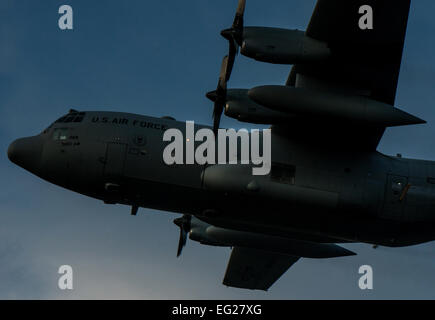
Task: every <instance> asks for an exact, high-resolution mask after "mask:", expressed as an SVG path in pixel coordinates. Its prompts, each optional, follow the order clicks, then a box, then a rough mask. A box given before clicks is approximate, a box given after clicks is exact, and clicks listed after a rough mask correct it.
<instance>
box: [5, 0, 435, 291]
mask: <svg viewBox="0 0 435 320" xmlns="http://www.w3.org/2000/svg"><path fill="white" fill-rule="evenodd" d="M236 2H237V1H235V0H233V1H229V0H226V1H211V0H208V1H204V0H191V1H153V2H151V1H141V0H129V1H119V0H118V1H113V0H104V1H86V0H74V1H66V0H65V1H54V0H45V1H30V0H3V1H1V2H0V112H1V117H0V150H3V152H2V153H0V174H1V177H2V184H1V186H0V191H1V192H0V298H60V299H62V298H185V299H189V298H211V299H221V298H225V299H232V298H239V299H250V298H272V299H289V298H296V299H297V298H304V299H311V298H313V299H324V298H327V299H331V298H357V299H359V298H361V299H365V298H399V299H400V298H411V299H412V298H432V299H434V298H435V276H434V274H435V273H434V270H435V245H434V244H433V243H432V244H425V245H422V246H417V247H411V248H404V249H389V248H379V249H377V250H373V249H371V247H370V246H368V245H349V246H347V247H348V248H350V249H351V250H354V251H356V252H358V254H359V255H358V256H356V257H350V258H344V259H335V260H322V261H320V260H309V259H303V260H301V261H300V262H298V263H297V264H296V265H295V266H294V267H293V268H292V269H291V270H289V271H288V272H287V273H286V274H285V275H284V276H283V278H282V279H281V280H280V281H279V282H277V284H276V285H275V286H274V287H273V288H272V289H271V291H270V292H269V293H262V292H250V291H243V290H237V289H229V288H225V287H223V286H222V285H221V282H222V278H223V275H224V272H225V268H226V264H227V260H228V258H229V254H230V251H229V250H228V249H220V248H212V247H204V246H200V245H198V244H196V243H193V242H189V243H188V246H187V247H186V248H185V250H184V253H183V256H182V258H181V259H176V257H175V254H176V247H177V241H178V230H177V228H176V227H175V226H174V225H173V224H172V220H173V219H174V218H175V216H173V215H171V214H168V213H162V212H157V211H152V210H146V209H141V210H140V215H139V216H138V217H130V216H129V208H127V207H124V206H108V205H104V204H103V203H101V202H98V201H96V200H93V199H89V198H86V197H84V196H81V195H77V194H74V193H72V192H69V191H66V190H63V189H61V188H59V187H56V186H53V185H50V184H49V183H47V182H44V181H42V180H40V179H38V178H36V177H34V176H32V175H31V174H29V173H27V172H25V171H24V170H22V169H20V168H18V167H16V166H14V165H13V164H11V163H10V162H9V161H8V159H7V157H6V150H7V147H8V144H9V143H10V142H11V141H12V140H13V139H15V138H17V137H22V136H28V135H33V134H37V133H39V132H40V131H41V130H42V129H44V128H45V127H47V126H48V124H50V123H51V122H52V121H53V120H55V119H56V118H58V117H59V116H60V115H62V114H64V113H66V112H67V111H68V109H69V108H70V107H75V108H77V109H80V110H86V109H93V110H111V111H114V110H119V111H125V112H133V113H140V114H147V115H152V116H163V115H171V116H174V117H175V118H177V119H178V120H195V121H196V122H199V123H210V122H211V112H212V107H211V104H210V102H209V101H208V100H207V99H206V98H205V97H204V94H205V92H207V91H209V90H212V89H214V88H215V86H216V82H217V77H218V71H219V67H220V63H221V60H222V57H223V56H224V55H225V54H226V50H227V43H226V41H225V40H224V39H222V38H221V37H220V36H219V31H220V30H221V29H223V28H225V27H228V26H229V25H230V24H231V22H232V19H233V15H234V10H235V6H236ZM62 4H70V5H72V7H73V9H74V30H73V31H69V32H65V31H61V30H59V28H58V26H57V20H58V13H57V11H58V8H59V6H60V5H62ZM314 4H315V1H314V0H310V1H307V0H291V1H290V0H286V1H284V0H279V1H278V0H277V1H274V2H273V4H271V3H270V2H266V1H259V0H248V6H247V10H246V24H247V25H264V26H276V27H284V28H298V29H304V28H305V27H306V25H307V23H308V21H309V18H310V16H311V13H312V10H313V8H314ZM433 12H435V2H433V1H429V0H418V1H414V2H413V4H412V10H411V14H410V21H409V28H408V35H407V40H406V46H405V52H404V60H403V65H402V73H401V77H400V82H399V89H398V95H397V101H396V104H397V106H399V107H401V108H403V109H404V110H406V111H408V112H410V113H413V114H415V115H417V116H419V117H421V118H423V119H425V120H427V121H428V122H429V123H428V124H427V125H424V126H415V127H407V128H396V129H391V130H388V131H387V133H386V135H385V136H384V138H383V140H382V142H381V145H380V148H379V150H380V151H382V152H385V153H387V154H396V153H402V154H403V155H404V156H405V157H410V158H425V159H429V160H435V143H434V136H435V111H434V101H435V90H434V84H435V82H434V79H435V54H434V53H435V42H434V41H433V35H434V32H435V22H434V21H433ZM288 72H289V67H286V66H275V65H268V64H261V63H257V62H254V61H251V60H248V59H247V58H243V57H239V58H238V60H237V64H236V67H235V70H234V73H233V77H232V79H231V83H230V86H231V87H242V88H243V87H245V88H249V87H252V86H254V85H261V84H282V83H284V82H285V80H286V78H287V75H288ZM222 126H233V127H241V125H240V124H239V123H237V122H235V121H232V120H230V119H226V118H224V119H223V121H222ZM434 214H435V213H434ZM63 264H69V265H71V266H72V267H73V269H74V272H75V283H74V285H75V289H74V291H72V292H68V293H66V292H62V291H60V290H59V289H57V279H58V275H57V269H58V267H59V266H60V265H63ZM363 264H370V265H372V266H373V268H374V276H375V278H374V279H375V280H374V286H375V289H374V290H373V291H371V292H363V291H361V290H359V288H358V286H357V283H358V277H359V275H358V268H359V266H360V265H363Z"/></svg>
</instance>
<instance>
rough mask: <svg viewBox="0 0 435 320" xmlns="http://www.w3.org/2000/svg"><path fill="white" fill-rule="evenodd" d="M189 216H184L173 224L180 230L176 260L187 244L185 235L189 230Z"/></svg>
mask: <svg viewBox="0 0 435 320" xmlns="http://www.w3.org/2000/svg"><path fill="white" fill-rule="evenodd" d="M191 219H192V218H191V216H188V215H184V216H182V217H181V218H177V219H175V220H174V224H175V225H177V226H178V227H179V228H180V238H179V240H178V248H177V258H178V257H179V256H180V255H181V253H182V252H183V248H184V246H185V245H186V242H187V234H188V232H189V231H190V228H191V224H190V221H191Z"/></svg>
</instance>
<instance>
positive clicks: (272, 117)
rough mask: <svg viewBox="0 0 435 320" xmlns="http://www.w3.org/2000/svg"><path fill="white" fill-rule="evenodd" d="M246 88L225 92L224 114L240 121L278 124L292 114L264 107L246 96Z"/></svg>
mask: <svg viewBox="0 0 435 320" xmlns="http://www.w3.org/2000/svg"><path fill="white" fill-rule="evenodd" d="M248 92H249V90H247V89H231V90H228V92H227V102H226V105H225V115H226V116H228V117H230V118H234V119H237V120H239V121H241V122H249V123H256V124H278V123H282V122H285V121H287V120H288V119H289V118H292V117H293V115H289V114H288V113H284V112H279V111H275V110H271V109H269V108H265V107H263V106H261V105H259V104H258V103H256V102H254V101H253V100H252V99H250V98H249V96H248Z"/></svg>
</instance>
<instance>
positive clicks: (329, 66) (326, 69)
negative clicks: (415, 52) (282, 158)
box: [277, 0, 410, 150]
mask: <svg viewBox="0 0 435 320" xmlns="http://www.w3.org/2000/svg"><path fill="white" fill-rule="evenodd" d="M364 5H369V6H370V7H371V8H372V9H373V29H372V30H362V29H361V28H360V26H359V20H360V19H361V17H362V14H361V13H360V11H359V9H360V8H361V7H362V6H364ZM409 9H410V0H394V1H393V0H318V2H317V5H316V7H315V9H314V13H313V16H312V18H311V21H310V23H309V26H308V28H307V31H306V35H307V36H309V37H311V38H314V39H316V40H319V41H322V42H325V43H327V44H328V46H329V48H330V49H331V52H332V57H331V59H329V60H327V61H324V62H321V63H315V64H304V65H302V64H298V65H295V66H293V68H292V71H291V73H290V75H289V78H288V80H287V85H288V86H294V87H298V88H306V89H310V90H317V91H319V90H320V91H328V92H332V93H338V94H347V95H358V96H364V97H367V98H370V99H372V100H376V101H379V102H383V103H386V104H389V105H392V106H393V105H394V102H395V96H396V89H397V83H398V78H399V72H400V65H401V60H402V52H403V46H404V41H405V35H406V28H407V22H408V14H409ZM351 107H352V106H349V108H351ZM277 129H283V128H279V126H278V127H277ZM285 130H286V131H289V132H288V133H289V134H290V135H292V134H293V135H294V134H296V133H297V134H298V136H301V135H303V136H304V137H305V138H307V139H310V138H311V139H313V140H315V139H320V140H322V144H325V142H327V145H330V144H331V143H333V144H337V145H339V146H340V147H341V148H346V147H350V148H351V147H354V146H357V147H358V149H361V148H363V149H370V150H373V149H376V147H377V145H378V143H379V141H380V139H381V137H382V135H383V133H384V131H385V127H374V126H366V127H364V126H359V127H355V126H353V125H347V124H346V123H334V122H329V123H325V122H324V121H321V120H313V121H307V120H306V119H298V118H295V119H293V120H290V121H289V123H288V125H287V126H286V129H285ZM319 132H321V133H322V134H321V137H320V136H319V134H318V133H319ZM323 140H324V141H323Z"/></svg>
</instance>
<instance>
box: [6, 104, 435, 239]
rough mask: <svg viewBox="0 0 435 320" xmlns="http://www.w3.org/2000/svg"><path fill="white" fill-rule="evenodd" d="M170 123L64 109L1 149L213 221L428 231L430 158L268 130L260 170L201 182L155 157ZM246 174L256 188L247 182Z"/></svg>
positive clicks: (433, 219)
mask: <svg viewBox="0 0 435 320" xmlns="http://www.w3.org/2000/svg"><path fill="white" fill-rule="evenodd" d="M169 128H177V129H179V130H180V131H184V130H185V123H184V122H177V121H175V120H170V119H163V118H162V119H160V118H152V117H146V116H141V115H134V114H127V113H114V112H86V113H84V112H83V113H73V114H70V115H67V116H65V117H63V118H62V119H61V121H60V122H59V121H58V122H56V123H54V124H53V125H51V126H50V127H49V128H48V129H47V130H45V131H44V132H43V133H41V134H40V135H37V136H35V137H30V138H24V139H19V140H17V141H15V142H14V143H13V144H12V145H11V147H10V148H9V152H8V154H9V157H10V159H11V160H12V161H13V162H15V163H16V164H18V165H20V166H21V167H23V168H25V169H26V170H28V171H30V172H32V173H34V174H35V175H37V176H39V177H41V178H43V179H45V180H47V181H49V182H51V183H54V184H56V185H59V186H62V187H64V188H67V189H70V190H73V191H75V192H78V193H81V194H84V195H87V196H90V197H93V198H96V199H100V200H103V201H105V202H106V203H110V204H115V203H120V204H125V205H130V206H135V207H136V206H137V207H145V208H152V209H157V210H164V211H170V212H175V213H183V214H190V215H195V216H197V217H200V218H201V219H202V220H203V221H206V222H208V223H210V224H213V225H216V226H218V227H221V228H230V229H234V230H240V231H250V232H259V233H265V234H270V235H277V236H281V237H288V238H291V239H302V240H311V241H318V242H367V243H373V244H380V245H385V246H407V245H413V244H418V243H422V242H427V241H432V240H435V162H432V161H421V160H409V159H402V158H398V157H390V156H386V155H383V154H380V153H378V152H363V151H360V152H358V151H352V152H350V151H334V150H329V149H327V148H321V147H319V146H312V145H306V144H300V143H298V142H297V139H294V140H292V139H291V138H289V137H286V136H283V135H280V134H278V133H276V132H274V131H272V155H271V156H272V157H271V158H272V169H271V173H270V174H269V175H267V176H263V177H255V176H252V175H251V174H250V171H249V170H244V169H243V168H241V167H240V166H237V165H223V166H216V167H215V168H212V170H214V171H215V172H214V173H213V172H212V173H213V174H215V176H216V177H217V178H216V179H219V181H218V183H217V184H216V185H217V187H213V186H214V185H213V183H212V187H211V188H210V181H207V182H206V183H205V181H204V179H205V178H204V176H205V175H204V174H203V172H204V170H205V169H207V170H209V171H210V168H211V167H210V166H208V167H207V168H206V166H201V165H172V166H170V165H166V164H165V163H164V161H163V158H162V155H163V150H164V148H165V146H166V145H167V143H166V142H163V134H164V132H165V130H167V129H169ZM198 128H200V127H199V126H198ZM213 174H211V178H209V179H213ZM254 180H255V181H256V182H258V185H260V188H257V189H255V190H250V189H249V188H247V184H249V183H250V182H252V181H254ZM212 182H213V180H212Z"/></svg>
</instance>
